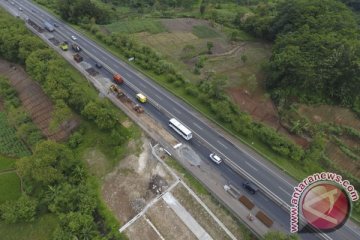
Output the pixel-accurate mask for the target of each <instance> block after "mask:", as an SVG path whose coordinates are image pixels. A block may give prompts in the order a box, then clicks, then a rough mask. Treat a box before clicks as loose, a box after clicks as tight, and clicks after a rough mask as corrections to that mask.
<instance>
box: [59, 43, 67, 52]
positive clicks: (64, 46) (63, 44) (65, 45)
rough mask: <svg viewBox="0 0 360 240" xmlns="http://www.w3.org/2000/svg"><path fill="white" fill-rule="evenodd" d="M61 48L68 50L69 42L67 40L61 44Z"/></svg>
mask: <svg viewBox="0 0 360 240" xmlns="http://www.w3.org/2000/svg"><path fill="white" fill-rule="evenodd" d="M60 48H61V50H63V51H67V50H68V49H69V44H68V43H67V42H66V41H65V42H62V43H61V44H60Z"/></svg>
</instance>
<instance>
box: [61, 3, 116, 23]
mask: <svg viewBox="0 0 360 240" xmlns="http://www.w3.org/2000/svg"><path fill="white" fill-rule="evenodd" d="M57 6H58V11H59V13H60V16H61V17H62V18H63V19H64V20H66V21H69V22H72V23H85V22H90V21H94V22H96V23H98V24H106V23H109V22H110V19H111V14H110V11H109V9H107V8H105V7H100V6H97V5H96V4H94V3H93V2H92V1H90V0H57Z"/></svg>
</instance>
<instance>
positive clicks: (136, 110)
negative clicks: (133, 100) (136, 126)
mask: <svg viewBox="0 0 360 240" xmlns="http://www.w3.org/2000/svg"><path fill="white" fill-rule="evenodd" d="M133 109H134V110H135V112H137V113H143V112H144V108H142V107H141V106H140V105H139V104H136V105H135V106H134V107H133Z"/></svg>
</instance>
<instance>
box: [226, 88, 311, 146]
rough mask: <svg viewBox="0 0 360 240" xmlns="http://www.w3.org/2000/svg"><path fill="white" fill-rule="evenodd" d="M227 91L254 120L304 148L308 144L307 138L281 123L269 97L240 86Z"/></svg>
mask: <svg viewBox="0 0 360 240" xmlns="http://www.w3.org/2000/svg"><path fill="white" fill-rule="evenodd" d="M227 92H228V94H229V95H230V96H231V97H232V98H233V99H234V101H235V102H236V104H237V105H238V106H239V107H240V109H241V110H243V111H244V112H247V113H249V114H250V115H251V116H252V117H253V119H254V120H255V121H258V122H262V123H264V124H265V125H267V126H270V127H272V128H274V129H275V130H276V131H277V132H279V133H281V134H282V135H284V136H286V137H288V138H289V139H291V140H292V141H293V142H294V143H297V144H299V145H300V146H302V147H304V148H306V147H307V146H308V145H309V142H308V140H306V139H305V138H302V137H300V136H297V135H294V134H291V133H289V132H288V130H287V129H286V128H284V127H283V126H282V125H281V122H280V118H279V115H278V113H277V110H276V107H275V105H274V103H273V102H272V101H271V99H266V98H263V97H262V96H259V95H258V96H256V95H251V94H250V93H249V92H248V91H247V90H244V89H242V88H230V89H228V90H227Z"/></svg>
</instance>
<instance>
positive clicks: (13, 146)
mask: <svg viewBox="0 0 360 240" xmlns="http://www.w3.org/2000/svg"><path fill="white" fill-rule="evenodd" d="M0 154H3V155H6V156H12V157H22V156H26V155H29V154H30V151H29V150H28V149H27V148H26V146H25V145H24V144H23V143H22V142H21V141H20V139H19V138H18V137H17V136H16V131H15V129H14V128H12V127H11V126H10V125H9V124H8V121H7V118H6V115H5V113H3V112H0Z"/></svg>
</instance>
